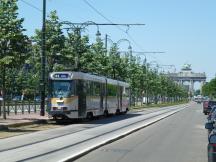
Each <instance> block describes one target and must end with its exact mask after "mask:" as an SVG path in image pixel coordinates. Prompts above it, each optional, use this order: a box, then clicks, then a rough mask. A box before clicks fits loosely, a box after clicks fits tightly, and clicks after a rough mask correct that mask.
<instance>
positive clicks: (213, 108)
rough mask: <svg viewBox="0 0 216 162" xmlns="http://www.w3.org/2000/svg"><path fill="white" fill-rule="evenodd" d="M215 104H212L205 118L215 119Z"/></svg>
mask: <svg viewBox="0 0 216 162" xmlns="http://www.w3.org/2000/svg"><path fill="white" fill-rule="evenodd" d="M215 110H216V105H214V106H212V109H211V111H210V112H209V114H208V117H207V119H208V121H210V120H212V121H213V120H214V119H215V120H216V111H215Z"/></svg>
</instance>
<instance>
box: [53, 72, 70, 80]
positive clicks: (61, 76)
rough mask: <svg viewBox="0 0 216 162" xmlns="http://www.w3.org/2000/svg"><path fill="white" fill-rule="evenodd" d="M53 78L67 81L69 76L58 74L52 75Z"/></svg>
mask: <svg viewBox="0 0 216 162" xmlns="http://www.w3.org/2000/svg"><path fill="white" fill-rule="evenodd" d="M53 77H54V78H56V79H57V78H58V79H67V78H69V77H70V76H69V74H61V73H59V74H54V75H53Z"/></svg>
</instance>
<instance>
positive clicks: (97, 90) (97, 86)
mask: <svg viewBox="0 0 216 162" xmlns="http://www.w3.org/2000/svg"><path fill="white" fill-rule="evenodd" d="M94 95H95V96H100V83H98V82H94Z"/></svg>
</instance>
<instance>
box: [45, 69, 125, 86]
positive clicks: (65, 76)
mask: <svg viewBox="0 0 216 162" xmlns="http://www.w3.org/2000/svg"><path fill="white" fill-rule="evenodd" d="M49 77H50V79H52V80H76V79H81V80H89V81H94V82H100V83H106V79H107V83H108V84H113V85H121V86H124V87H129V84H128V83H126V82H122V81H118V80H114V79H110V78H106V77H102V76H97V75H92V74H89V73H83V72H73V71H71V72H68V71H62V72H52V73H50V75H49Z"/></svg>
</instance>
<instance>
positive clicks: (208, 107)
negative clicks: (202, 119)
mask: <svg viewBox="0 0 216 162" xmlns="http://www.w3.org/2000/svg"><path fill="white" fill-rule="evenodd" d="M215 105H216V101H204V102H203V113H204V114H205V115H207V114H209V113H210V111H211V109H212V106H215Z"/></svg>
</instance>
